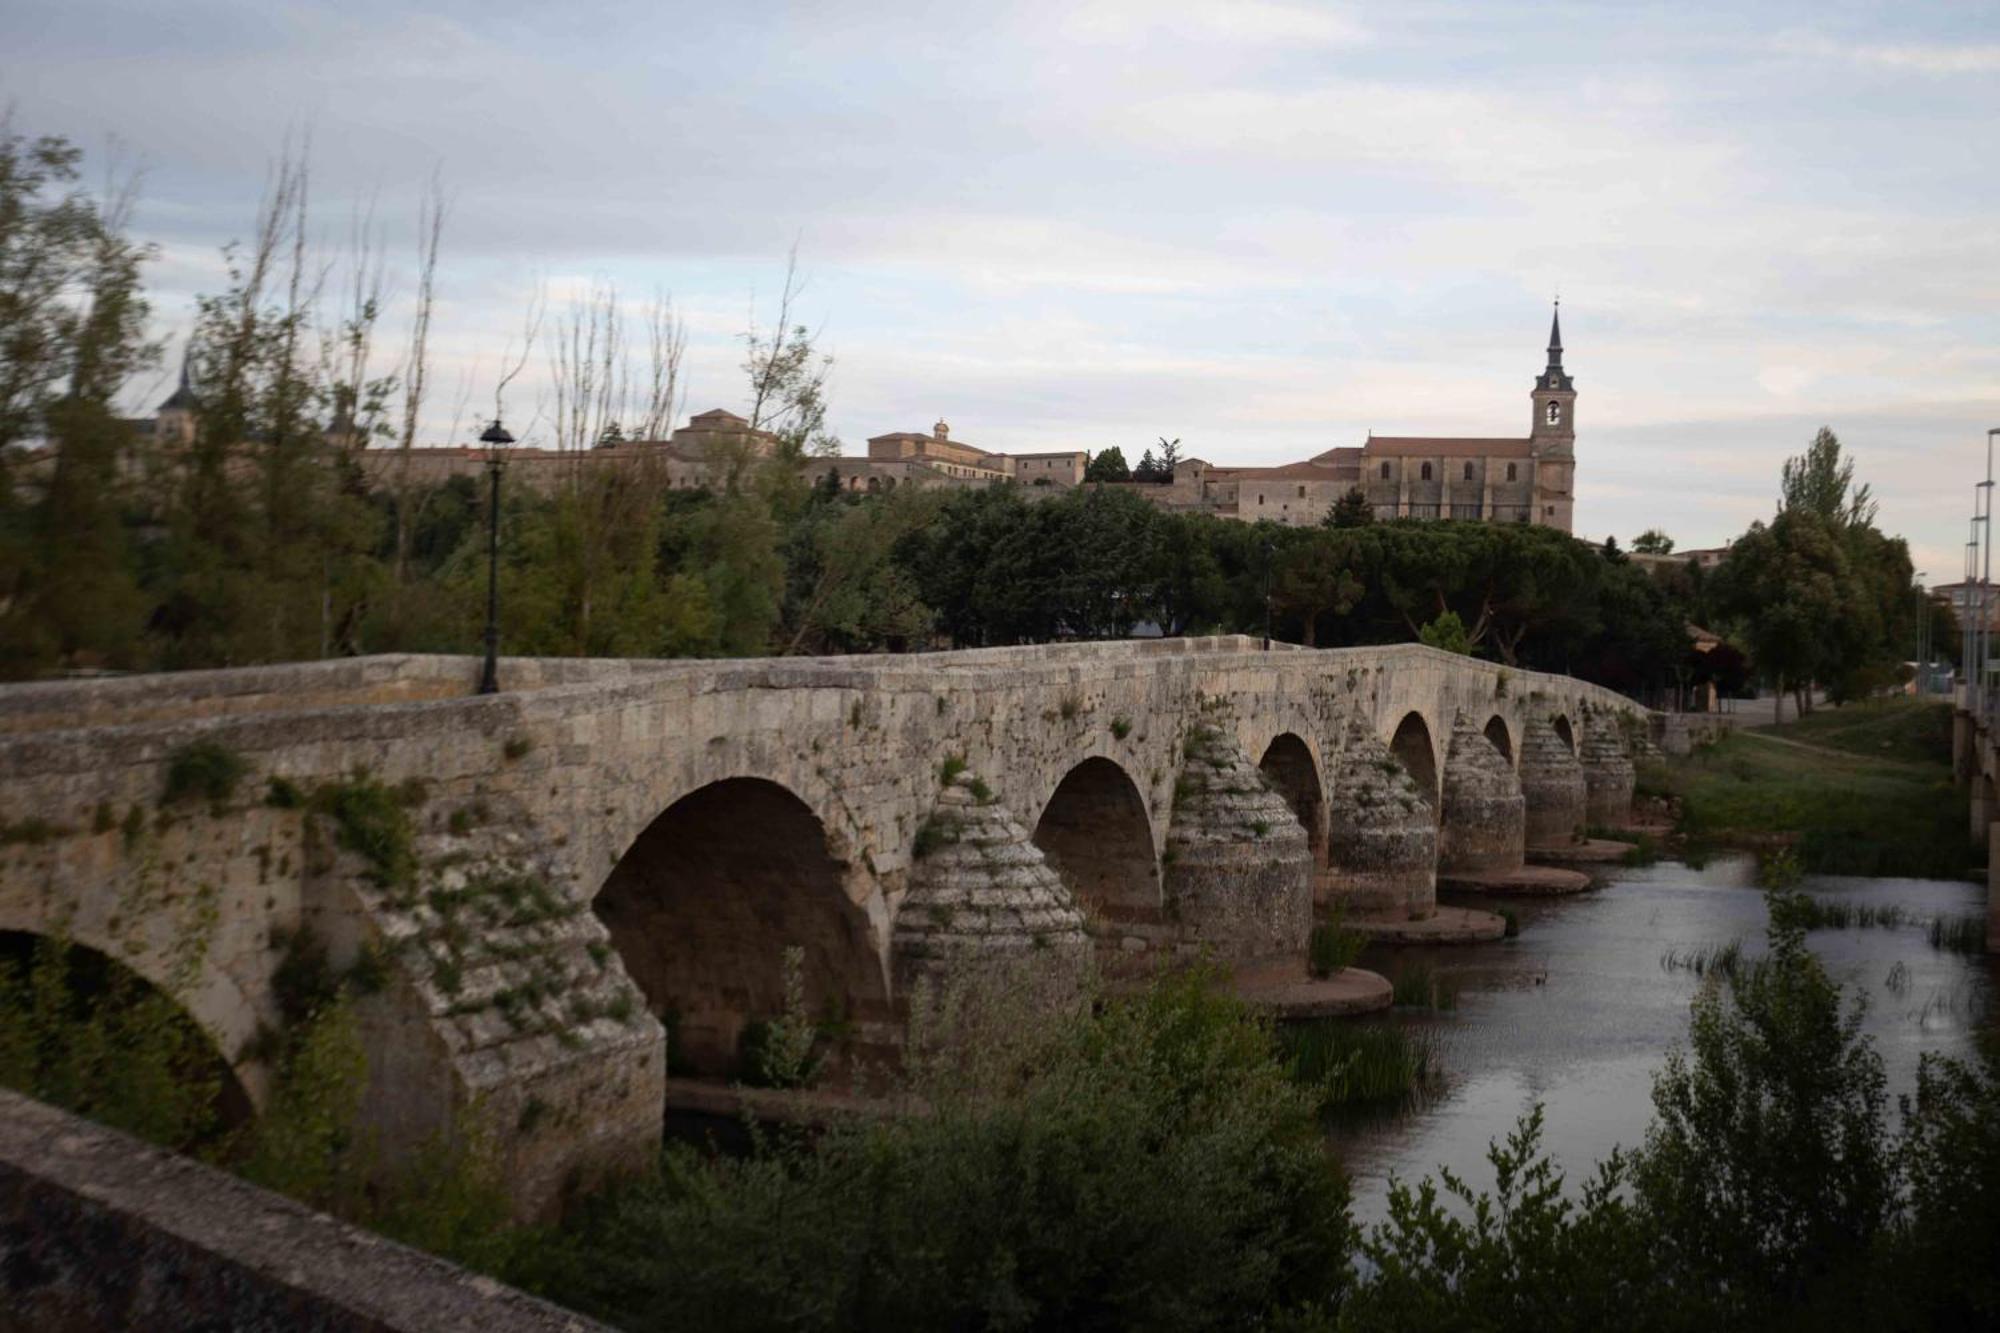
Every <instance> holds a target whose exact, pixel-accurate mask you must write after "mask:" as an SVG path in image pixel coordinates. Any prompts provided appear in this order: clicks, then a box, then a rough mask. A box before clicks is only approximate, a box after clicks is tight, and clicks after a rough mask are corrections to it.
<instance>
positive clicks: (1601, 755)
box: [1582, 714, 1637, 828]
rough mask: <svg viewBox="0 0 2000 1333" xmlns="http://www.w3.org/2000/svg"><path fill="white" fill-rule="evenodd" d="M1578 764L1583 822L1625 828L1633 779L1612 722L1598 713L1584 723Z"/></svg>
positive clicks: (1634, 775) (1631, 766)
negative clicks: (1581, 750) (1579, 765)
mask: <svg viewBox="0 0 2000 1333" xmlns="http://www.w3.org/2000/svg"><path fill="white" fill-rule="evenodd" d="M1582 761H1583V782H1584V815H1585V818H1586V820H1587V821H1588V822H1590V823H1592V824H1599V825H1602V826H1603V827H1605V828H1624V827H1626V826H1627V825H1629V824H1630V823H1631V822H1632V790H1633V787H1634V786H1635V785H1636V781H1637V778H1636V774H1635V771H1634V768H1633V764H1632V757H1631V756H1630V755H1628V754H1627V753H1626V752H1625V743H1624V741H1623V740H1622V739H1621V738H1620V737H1619V735H1618V728H1617V725H1616V723H1615V721H1614V719H1612V718H1610V717H1608V716H1604V715H1602V714H1600V715H1599V716H1597V717H1593V718H1592V719H1590V721H1589V722H1588V723H1587V724H1586V727H1585V731H1584V733H1583V754H1582Z"/></svg>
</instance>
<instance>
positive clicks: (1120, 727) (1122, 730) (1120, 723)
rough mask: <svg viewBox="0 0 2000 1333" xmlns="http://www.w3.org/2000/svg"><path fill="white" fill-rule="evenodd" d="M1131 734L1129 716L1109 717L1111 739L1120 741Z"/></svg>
mask: <svg viewBox="0 0 2000 1333" xmlns="http://www.w3.org/2000/svg"><path fill="white" fill-rule="evenodd" d="M1131 734H1132V719H1131V718H1129V717H1114V718H1112V719H1111V735H1112V737H1113V739H1115V740H1121V741H1122V740H1124V739H1125V738H1126V737H1127V736H1130V735H1131Z"/></svg>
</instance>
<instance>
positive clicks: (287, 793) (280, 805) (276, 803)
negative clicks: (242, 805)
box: [264, 773, 306, 810]
mask: <svg viewBox="0 0 2000 1333" xmlns="http://www.w3.org/2000/svg"><path fill="white" fill-rule="evenodd" d="M305 803H306V794H305V793H304V792H303V791H301V790H300V789H299V784H298V783H296V782H293V781H292V780H291V779H290V778H288V777H283V776H280V775H279V774H276V773H274V774H272V775H271V780H270V781H269V782H267V783H266V784H265V786H264V804H265V805H268V806H270V807H271V808H272V809H273V810H297V809H300V808H301V807H303V806H304V805H305Z"/></svg>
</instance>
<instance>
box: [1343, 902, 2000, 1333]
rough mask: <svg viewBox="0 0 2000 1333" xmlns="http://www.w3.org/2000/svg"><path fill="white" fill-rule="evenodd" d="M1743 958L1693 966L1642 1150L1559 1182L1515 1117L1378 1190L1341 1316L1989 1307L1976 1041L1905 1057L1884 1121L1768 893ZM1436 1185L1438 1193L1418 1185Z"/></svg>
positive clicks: (1819, 979) (1817, 1324) (1852, 1023)
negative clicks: (1695, 978)
mask: <svg viewBox="0 0 2000 1333" xmlns="http://www.w3.org/2000/svg"><path fill="white" fill-rule="evenodd" d="M1772 908H1773V911H1772V926H1771V929H1770V946H1769V951H1768V953H1767V955H1766V957H1765V958H1764V959H1763V960H1762V961H1761V962H1760V963H1759V965H1758V966H1756V967H1752V968H1742V969H1732V970H1730V977H1731V981H1730V982H1729V983H1728V984H1725V983H1724V981H1723V979H1722V978H1721V977H1720V976H1717V977H1715V978H1713V979H1712V980H1711V981H1710V982H1709V984H1708V985H1706V986H1705V987H1704V988H1703V990H1702V991H1701V993H1700V995H1699V996H1698V998H1697V999H1696V1001H1695V1006H1694V1020H1693V1025H1692V1027H1691V1029H1690V1033H1689V1040H1688V1045H1687V1047H1686V1048H1685V1049H1682V1050H1677V1051H1675V1052H1674V1054H1673V1055H1672V1056H1671V1057H1670V1059H1669V1061H1668V1064H1667V1067H1666V1068H1665V1070H1663V1071H1662V1072H1661V1074H1660V1075H1659V1076H1658V1077H1657V1078H1656V1080H1655V1082H1654V1090H1653V1102H1654V1107H1655V1119H1654V1122H1653V1126H1652V1128H1651V1129H1650V1130H1649V1132H1648V1133H1647V1136H1646V1142H1645V1144H1644V1145H1643V1146H1642V1147H1641V1148H1639V1149H1638V1150H1636V1151H1634V1152H1632V1153H1630V1154H1622V1153H1621V1154H1616V1155H1614V1156H1613V1157H1612V1159H1611V1160H1609V1161H1607V1162H1605V1163H1603V1164H1602V1165H1601V1166H1600V1167H1599V1169H1598V1171H1597V1173H1596V1174H1595V1175H1594V1176H1593V1177H1592V1178H1591V1180H1590V1181H1589V1182H1588V1183H1587V1184H1586V1185H1585V1186H1584V1188H1583V1189H1582V1190H1581V1192H1580V1193H1578V1194H1575V1195H1571V1194H1567V1193H1565V1191H1564V1189H1563V1184H1564V1182H1563V1178H1562V1177H1561V1176H1560V1175H1559V1174H1557V1173H1556V1172H1555V1171H1554V1170H1553V1168H1552V1166H1551V1164H1550V1162H1549V1160H1548V1158H1547V1157H1546V1155H1545V1154H1544V1153H1543V1151H1542V1146H1541V1137H1540V1136H1541V1120H1540V1115H1539V1112H1537V1113H1535V1114H1532V1115H1530V1116H1529V1117H1528V1118H1527V1119H1526V1120H1524V1121H1523V1122H1522V1124H1521V1126H1520V1127H1519V1128H1517V1130H1516V1131H1515V1133H1514V1134H1513V1135H1511V1136H1510V1137H1509V1139H1508V1141H1507V1143H1506V1144H1504V1145H1496V1146H1495V1147H1494V1148H1493V1150H1492V1151H1491V1153H1490V1154H1489V1155H1490V1158H1491V1160H1492V1162H1493V1164H1494V1167H1495V1172H1496V1182H1497V1183H1496V1188H1495V1190H1494V1191H1493V1192H1492V1193H1490V1194H1489V1193H1482V1192H1476V1191H1474V1190H1472V1189H1470V1188H1469V1187H1468V1186H1466V1185H1465V1183H1464V1182H1462V1181H1460V1180H1458V1179H1456V1178H1455V1177H1453V1176H1452V1175H1451V1174H1450V1173H1449V1172H1447V1173H1444V1176H1443V1182H1444V1185H1443V1190H1442V1192H1441V1191H1440V1190H1439V1188H1438V1186H1437V1185H1436V1184H1433V1183H1432V1182H1429V1181H1425V1182H1423V1183H1422V1184H1420V1185H1418V1186H1415V1187H1411V1186H1408V1185H1397V1186H1396V1187H1394V1189H1393V1190H1392V1194H1391V1200H1390V1217H1389V1220H1388V1221H1387V1222H1385V1223H1384V1224H1382V1225H1381V1226H1379V1227H1377V1228H1376V1229H1375V1230H1374V1231H1373V1233H1372V1234H1371V1235H1370V1236H1369V1237H1368V1239H1367V1240H1366V1241H1365V1242H1364V1244H1363V1247H1362V1248H1363V1253H1364V1254H1365V1255H1366V1257H1367V1258H1368V1260H1369V1261H1370V1263H1371V1264H1372V1265H1373V1267H1374V1270H1375V1271H1374V1272H1373V1274H1372V1275H1371V1276H1370V1277H1369V1278H1368V1279H1367V1280H1365V1281H1363V1282H1361V1283H1360V1284H1359V1285H1358V1286H1357V1287H1356V1288H1355V1289H1354V1291H1353V1293H1352V1295H1351V1296H1350V1297H1349V1298H1348V1300H1347V1301H1346V1302H1345V1304H1344V1305H1343V1306H1342V1308H1340V1309H1339V1310H1338V1311H1337V1312H1328V1314H1327V1316H1326V1318H1325V1320H1324V1324H1325V1326H1328V1327H1335V1326H1337V1327H1339V1328H1343V1329H1355V1330H1361V1329H1370V1330H1374V1329H1381V1330H1404V1329H1407V1330H1418V1329H1436V1328H1454V1329H1492V1330H1516V1329H1518V1330H1522V1333H1529V1331H1530V1330H1532V1331H1533V1333H1552V1331H1558V1330H1569V1329H1575V1330H1585V1329H1601V1328H1621V1329H1638V1330H1652V1329H1659V1330H1704V1331H1708V1330H1719V1329H1820V1328H1871V1329H1874V1328H1882V1329H1958V1328H1991V1327H1995V1326H1996V1324H2000V1269H1996V1267H1995V1266H1994V1264H1993V1262H1992V1256H1993V1254H1994V1253H1995V1252H1996V1247H2000V1045H1994V1044H1989V1046H1988V1048H1987V1050H1986V1052H1985V1054H1984V1056H1983V1057H1982V1058H1981V1060H1979V1061H1977V1062H1965V1061H1957V1060H1949V1059H1938V1058H1936V1057H1927V1058H1926V1060H1925V1061H1924V1064H1923V1066H1922V1069H1921V1072H1920V1074H1919V1078H1918V1087H1917V1092H1916V1095H1915V1096H1914V1097H1912V1098H1906V1099H1904V1102H1903V1107H1902V1109H1903V1120H1904V1126H1903V1129H1902V1131H1901V1133H1900V1134H1892V1133H1891V1132H1890V1131H1889V1130H1888V1128H1887V1125H1886V1116H1885V1111H1886V1097H1885V1094H1884V1091H1883V1075H1882V1068H1881V1061H1880V1059H1879V1058H1878V1057H1877V1055H1876V1054H1875V1051H1874V1049H1873V1048H1872V1046H1871V1045H1870V1044H1869V1043H1868V1041H1867V1040H1866V1038H1864V1037H1863V1036H1862V1035H1861V1033H1860V1027H1859V1014H1858V1011H1854V1010H1845V1011H1843V1008H1842V1004H1841V996H1840V989H1839V987H1838V986H1837V985H1835V984H1834V983H1833V982H1832V981H1831V980H1830V979H1829V978H1828V976H1827V975H1826V972H1825V969H1824V968H1823V967H1822V966H1821V965H1820V963H1819V961H1818V959H1817V958H1815V957H1814V956H1813V954H1812V953H1811V952H1810V951H1809V950H1808V949H1807V948H1806V947H1805V943H1804V938H1805V937H1804V930H1803V928H1802V927H1801V926H1800V925H1798V924H1797V921H1798V918H1799V917H1800V916H1801V912H1800V911H1798V910H1797V908H1796V904H1795V903H1794V902H1792V901H1791V900H1790V899H1789V898H1788V897H1787V896H1785V895H1773V897H1772ZM1441 1193H1442V1195H1446V1196H1450V1198H1451V1199H1452V1200H1453V1205H1447V1204H1446V1203H1444V1202H1442V1201H1441Z"/></svg>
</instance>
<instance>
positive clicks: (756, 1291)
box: [537, 974, 1349, 1333]
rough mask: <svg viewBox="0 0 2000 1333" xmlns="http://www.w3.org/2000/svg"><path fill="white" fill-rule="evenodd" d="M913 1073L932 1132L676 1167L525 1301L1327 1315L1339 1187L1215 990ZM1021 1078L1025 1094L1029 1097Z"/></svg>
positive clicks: (927, 1312) (785, 1322) (1159, 1315)
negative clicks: (537, 1296) (980, 1059)
mask: <svg viewBox="0 0 2000 1333" xmlns="http://www.w3.org/2000/svg"><path fill="white" fill-rule="evenodd" d="M1008 1031H1009V1035H1010V1041H1009V1042H1007V1043H1004V1044H1002V1046H1001V1047H1000V1048H999V1049H997V1050H992V1049H989V1051H988V1054H989V1056H990V1057H991V1058H990V1060H989V1061H987V1062H986V1063H983V1064H981V1065H979V1066H978V1067H977V1068H975V1069H971V1070H966V1069H963V1068H958V1067H954V1069H955V1070H956V1072H951V1071H947V1070H944V1069H932V1068H931V1067H929V1066H928V1065H926V1064H925V1063H924V1062H922V1061H917V1062H915V1064H914V1071H915V1072H913V1073H912V1074H911V1075H910V1076H909V1081H908V1082H907V1083H906V1084H905V1090H906V1091H909V1092H911V1093H913V1094H915V1095H917V1096H920V1097H921V1099H922V1101H923V1103H924V1104H925V1105H926V1106H927V1107H928V1111H927V1113H925V1114H921V1115H913V1116H908V1117H903V1118H897V1119H884V1120H872V1121H846V1122H842V1123H838V1124H835V1125H833V1126H831V1127H829V1128H828V1129H827V1130H826V1131H825V1132H824V1133H823V1134H822V1135H821V1136H820V1137H819V1138H818V1140H817V1144H816V1147H815V1146H814V1145H812V1144H808V1143H806V1142H804V1141H803V1140H801V1139H800V1138H797V1137H784V1138H777V1139H767V1140H764V1141H763V1142H762V1143H761V1144H760V1145H759V1146H758V1147H757V1149H756V1150H755V1151H753V1153H752V1155H751V1156H749V1157H747V1158H730V1157H717V1156H709V1155H705V1154H702V1153H699V1152H697V1151H694V1150H692V1149H688V1148H677V1149H674V1150H671V1151H669V1153H668V1154H667V1155H666V1158H665V1160H664V1163H663V1165H662V1167H661V1169H660V1170H659V1172H658V1173H657V1174H655V1175H653V1176H651V1177H649V1178H647V1179H645V1180H642V1181H639V1182H635V1183H632V1184H628V1185H625V1186H622V1187H619V1188H615V1189H613V1190H610V1191H608V1192H606V1193H605V1194H603V1195H602V1196H600V1197H598V1198H597V1199H595V1200H592V1201H589V1202H587V1203H586V1204H585V1206H584V1207H583V1208H582V1209H581V1210H580V1212H579V1216H578V1218H577V1222H576V1223H575V1225H573V1226H571V1227H569V1228H566V1229H565V1231H564V1233H563V1234H562V1235H561V1236H559V1237H558V1238H556V1240H555V1241H554V1242H553V1243H552V1244H550V1245H549V1246H547V1247H546V1248H545V1250H544V1252H543V1253H544V1256H545V1266H544V1268H543V1269H542V1270H541V1272H540V1273H539V1275H538V1280H537V1285H538V1286H540V1287H541V1288H542V1289H543V1290H545V1291H547V1292H548V1293H549V1294H551V1295H553V1296H555V1297H556V1298H557V1299H559V1300H562V1301H563V1302H564V1303H565V1304H568V1305H571V1306H573V1307H575V1308H577V1309H580V1310H583V1311H585V1312H587V1313H591V1314H595V1315H597V1316H599V1317H602V1318H606V1319H609V1320H611V1321H612V1322H615V1323H618V1324H621V1325H623V1326H625V1327H630V1328H641V1327H644V1328H663V1327H700V1328H705V1329H714V1330H723V1331H725V1333H726V1331H727V1330H733V1329H765V1328H774V1327H784V1328H794V1329H846V1328H985V1327H996V1326H1004V1327H1017V1328H1018V1327H1026V1326H1035V1327H1044V1328H1072V1327H1073V1328H1112V1327H1131V1328H1148V1329H1196V1328H1203V1329H1205V1328H1212V1327H1216V1326H1253V1325H1256V1324H1259V1323H1262V1322H1267V1321H1269V1320H1270V1319H1272V1318H1273V1317H1275V1316H1278V1315H1281V1314H1283V1313H1285V1312H1288V1311H1298V1310H1302V1309H1305V1308H1318V1309H1325V1308H1328V1307H1329V1306H1330V1304H1331V1302H1332V1300H1333V1299H1334V1298H1335V1297H1336V1296H1337V1295H1338V1294H1339V1292H1340V1290H1341V1289H1342V1287H1343V1286H1344V1284H1345V1282H1346V1278H1347V1273H1348V1267H1347V1261H1346V1252H1347V1245H1348V1240H1349V1225H1348V1222H1347V1217H1346V1200H1347V1194H1346V1187H1345V1185H1344V1183H1343V1181H1342V1178H1341V1176H1340V1173H1339V1170H1338V1168H1337V1166H1336V1165H1335V1163H1334V1162H1333V1160H1332V1159H1331V1157H1330V1156H1329V1154H1328V1153H1327V1151H1326V1148H1325V1146H1324V1143H1323V1141H1322V1139H1321V1136H1320V1133H1319V1129H1318V1126H1317V1124H1316V1122H1315V1120H1314V1118H1313V1114H1312V1099H1311V1097H1310V1095H1309V1094H1307V1093H1306V1092H1304V1091H1302V1090H1300V1089H1298V1088H1296V1087H1294V1086H1292V1085H1291V1084H1290V1082H1289V1081H1288V1080H1287V1079H1286V1077H1285V1075H1284V1072H1283V1071H1282V1070H1281V1069H1280V1068H1279V1066H1278V1064H1277V1063H1276V1061H1274V1059H1273V1058H1272V1043H1271V1036H1270V1032H1269V1029H1268V1028H1266V1027H1265V1026H1263V1025H1262V1024H1260V1023H1258V1022H1256V1021H1255V1020H1254V1019H1252V1018H1251V1017H1250V1016H1249V1015H1248V1014H1247V1013H1246V1012H1245V1010H1244V1009H1243V1007H1242V1006H1241V1005H1240V1004H1239V1003H1238V1002H1236V1001H1235V1000H1233V999H1230V998H1228V997H1226V996H1223V995H1221V994H1219V993H1217V991H1216V990H1215V989H1214V987H1213V986H1212V984H1211V978H1210V977H1208V976H1207V975H1206V974H1195V975H1192V976H1178V977H1174V978H1171V979H1168V980H1163V981H1160V982H1157V983H1156V984H1155V985H1153V986H1152V987H1151V988H1149V989H1147V990H1146V991H1144V992H1143V993H1140V994H1137V995H1126V996H1109V997H1103V998H1102V1002H1101V1004H1100V1005H1098V1006H1094V1007H1091V1008H1087V1009H1082V1010H1079V1011H1076V1012H1074V1013H1073V1014H1072V1015H1071V1016H1070V1017H1068V1018H1065V1019H1062V1020H1059V1021H1042V1022H1028V1021H1021V1022H1017V1023H1013V1024H1010V1025H1009V1027H1008ZM1030 1074H1032V1077H1031V1076H1030Z"/></svg>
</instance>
